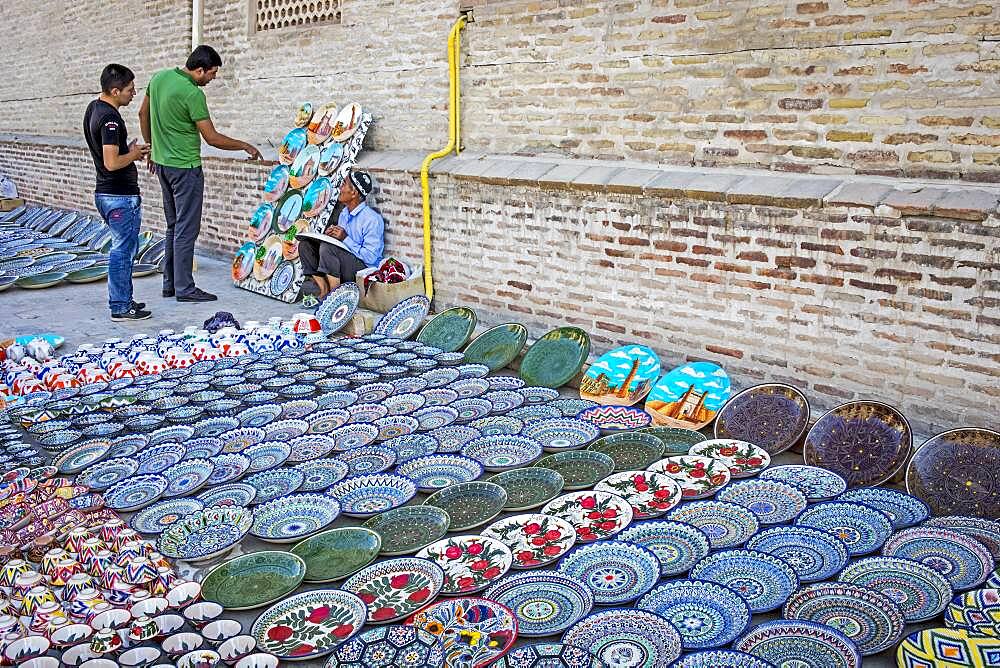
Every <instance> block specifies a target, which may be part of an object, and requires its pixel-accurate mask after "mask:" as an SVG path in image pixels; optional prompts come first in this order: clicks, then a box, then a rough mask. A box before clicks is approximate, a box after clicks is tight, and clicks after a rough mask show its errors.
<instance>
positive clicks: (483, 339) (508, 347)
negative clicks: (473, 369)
mask: <svg viewBox="0 0 1000 668" xmlns="http://www.w3.org/2000/svg"><path fill="white" fill-rule="evenodd" d="M527 340H528V330H527V329H526V328H525V326H524V325H520V324H518V323H516V322H509V323H507V324H506V325H497V326H496V327H494V328H493V329H488V330H486V331H485V332H483V333H482V334H480V335H479V336H477V337H476V340H475V341H473V342H472V343H470V344H469V347H468V348H466V349H465V361H466V363H468V364H485V365H486V366H488V367H489V368H490V371H496V370H497V369H502V368H504V367H505V366H507V365H508V364H510V363H511V362H512V361H513V360H514V358H515V357H517V356H518V354H520V352H521V349H522V348H524V342H525V341H527Z"/></svg>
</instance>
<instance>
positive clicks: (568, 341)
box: [519, 327, 590, 387]
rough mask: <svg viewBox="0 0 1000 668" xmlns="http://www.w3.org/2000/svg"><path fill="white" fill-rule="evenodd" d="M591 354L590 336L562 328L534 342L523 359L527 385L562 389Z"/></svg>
mask: <svg viewBox="0 0 1000 668" xmlns="http://www.w3.org/2000/svg"><path fill="white" fill-rule="evenodd" d="M588 353H590V337H589V336H588V335H587V332H585V331H583V330H582V329H579V328H578V327H560V328H559V329H553V330H552V331H551V332H549V333H548V334H546V335H545V336H543V337H542V338H540V339H538V340H537V341H535V342H534V343H533V344H532V346H531V347H530V348H528V352H526V353H524V359H522V360H521V368H520V371H519V373H520V375H521V379H522V380H523V381H524V382H525V383H527V384H528V385H540V386H542V387H561V386H563V385H565V384H566V383H568V382H569V381H570V380H572V379H573V376H575V375H576V374H578V373H580V369H581V368H583V363H584V362H586V361H587V355H588Z"/></svg>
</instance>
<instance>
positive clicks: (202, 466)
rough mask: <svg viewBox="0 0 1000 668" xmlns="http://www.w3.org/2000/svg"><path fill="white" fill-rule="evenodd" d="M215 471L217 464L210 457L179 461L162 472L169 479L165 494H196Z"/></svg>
mask: <svg viewBox="0 0 1000 668" xmlns="http://www.w3.org/2000/svg"><path fill="white" fill-rule="evenodd" d="M214 471H215V464H213V463H212V461H211V460H208V459H200V458H196V459H184V460H182V461H179V462H177V463H176V464H174V465H173V466H171V467H170V468H168V469H167V470H166V471H164V472H163V474H162V475H163V477H164V478H166V479H167V481H168V484H167V489H166V490H164V492H163V496H164V497H173V496H185V495H188V494H194V493H195V492H197V491H198V490H199V489H201V488H202V487H204V486H205V483H207V482H208V480H209V478H210V477H211V476H212V474H213V473H214Z"/></svg>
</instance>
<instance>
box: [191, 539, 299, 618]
mask: <svg viewBox="0 0 1000 668" xmlns="http://www.w3.org/2000/svg"><path fill="white" fill-rule="evenodd" d="M305 574H306V564H305V562H303V561H302V559H300V558H299V557H297V556H295V555H294V554H289V553H288V552H252V553H250V554H244V555H241V556H239V557H236V558H235V559H230V560H229V561H226V562H224V563H222V564H219V565H218V566H216V567H215V568H213V569H212V570H211V571H209V572H208V574H207V575H206V576H205V579H204V580H202V583H201V586H202V588H201V596H202V598H203V599H205V600H206V601H213V602H215V603H218V604H219V605H221V606H222V607H223V608H226V609H227V610H249V609H251V608H258V607H261V606H264V605H270V604H271V603H274V602H275V601H278V600H280V599H282V598H284V597H285V596H286V595H288V594H290V593H291V592H292V591H294V590H295V588H296V587H298V586H299V584H300V583H301V582H302V578H303V577H304V576H305Z"/></svg>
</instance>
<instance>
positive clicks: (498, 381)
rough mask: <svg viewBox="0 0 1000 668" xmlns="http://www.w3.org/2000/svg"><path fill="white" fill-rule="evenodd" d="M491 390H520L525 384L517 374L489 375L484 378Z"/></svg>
mask: <svg viewBox="0 0 1000 668" xmlns="http://www.w3.org/2000/svg"><path fill="white" fill-rule="evenodd" d="M486 380H487V382H488V383H489V384H490V389H491V390H520V389H521V388H522V387H524V386H525V383H524V381H523V380H521V379H520V378H518V377H517V376H490V377H489V378H487V379H486Z"/></svg>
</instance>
